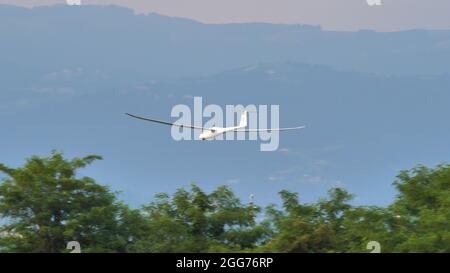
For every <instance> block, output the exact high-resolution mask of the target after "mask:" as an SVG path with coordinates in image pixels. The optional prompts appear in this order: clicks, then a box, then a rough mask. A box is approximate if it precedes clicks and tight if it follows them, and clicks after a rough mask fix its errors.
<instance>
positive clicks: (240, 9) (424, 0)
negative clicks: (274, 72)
mask: <svg viewBox="0 0 450 273" xmlns="http://www.w3.org/2000/svg"><path fill="white" fill-rule="evenodd" d="M81 1H82V3H83V4H116V5H122V6H127V7H130V8H132V9H134V10H135V11H136V12H138V13H142V12H144V13H147V12H156V13H159V14H164V15H170V16H177V17H185V18H191V19H195V20H198V21H201V22H207V23H234V22H255V21H257V22H272V23H290V24H292V23H295V24H297V23H298V24H311V25H321V26H322V27H323V28H324V29H328V30H358V29H376V30H378V31H396V30H405V29H417V28H425V29H443V28H445V29H450V0H431V1H430V0H382V2H383V5H381V6H369V5H368V4H367V2H366V1H367V0H81ZM56 3H60V4H64V3H66V0H0V4H14V5H21V6H28V7H30V6H33V5H37V4H39V5H48V4H56Z"/></svg>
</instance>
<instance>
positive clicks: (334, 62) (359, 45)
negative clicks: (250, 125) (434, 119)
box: [0, 5, 450, 79]
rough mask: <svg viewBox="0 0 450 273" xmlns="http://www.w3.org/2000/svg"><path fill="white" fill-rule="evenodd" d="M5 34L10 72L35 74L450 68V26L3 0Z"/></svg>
mask: <svg viewBox="0 0 450 273" xmlns="http://www.w3.org/2000/svg"><path fill="white" fill-rule="evenodd" d="M0 33H1V35H2V43H1V44H0V50H1V51H2V52H4V53H5V54H2V55H1V56H0V58H1V59H0V61H1V63H2V64H3V65H2V67H1V68H0V69H1V70H0V72H1V73H2V74H3V75H7V78H10V76H9V75H10V74H8V72H10V73H14V72H15V71H17V70H19V71H20V72H21V73H22V74H23V75H28V76H27V79H32V77H31V76H32V75H36V74H35V73H34V72H37V71H39V72H40V73H51V72H53V71H59V70H61V69H64V68H69V67H82V68H84V69H92V70H99V71H100V72H103V73H105V74H107V75H110V76H111V77H120V76H122V75H124V74H126V75H127V77H128V78H130V77H134V78H136V79H144V78H146V79H160V78H168V77H171V78H173V77H184V76H195V75H201V74H211V73H217V72H220V71H222V70H225V69H233V68H235V67H239V66H244V65H249V64H254V63H258V62H275V61H293V62H306V63H312V64H322V65H329V66H332V67H335V68H337V69H351V70H357V71H365V72H375V73H380V74H439V73H447V72H448V71H449V70H450V62H448V60H449V59H450V31H446V30H441V31H425V30H416V31H404V32H392V33H377V32H372V31H360V32H331V31H322V30H321V29H320V27H312V26H303V25H275V24H257V23H255V24H252V23H249V24H225V25H208V24H201V23H198V22H195V21H191V20H186V19H179V18H171V17H165V16H160V15H157V14H149V15H148V16H145V15H134V13H133V12H132V10H129V9H126V8H120V7H115V6H106V7H105V6H81V7H71V6H65V5H58V6H50V7H37V8H33V9H26V8H19V7H14V6H7V5H0ZM5 67H6V68H5ZM27 71H32V72H30V73H29V74H24V73H27ZM5 73H6V74H5ZM12 75H14V74H12Z"/></svg>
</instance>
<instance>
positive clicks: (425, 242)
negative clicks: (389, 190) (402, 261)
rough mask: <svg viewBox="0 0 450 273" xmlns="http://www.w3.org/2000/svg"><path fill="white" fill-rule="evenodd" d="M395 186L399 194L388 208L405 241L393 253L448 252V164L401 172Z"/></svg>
mask: <svg viewBox="0 0 450 273" xmlns="http://www.w3.org/2000/svg"><path fill="white" fill-rule="evenodd" d="M394 186H395V187H396V188H397V190H398V191H399V194H398V196H397V198H396V201H395V202H394V203H393V204H392V205H391V206H390V209H391V211H392V212H393V213H394V214H395V215H396V216H397V219H398V223H397V224H396V229H395V232H396V233H397V234H402V235H403V237H404V238H405V240H404V241H403V242H401V243H399V244H398V245H397V246H396V248H395V250H396V251H400V252H447V253H448V252H450V209H449V208H450V165H440V166H437V167H436V168H435V169H430V168H427V167H425V166H418V167H416V168H413V169H412V170H409V171H402V172H401V173H400V175H399V176H398V180H397V181H396V182H395V183H394Z"/></svg>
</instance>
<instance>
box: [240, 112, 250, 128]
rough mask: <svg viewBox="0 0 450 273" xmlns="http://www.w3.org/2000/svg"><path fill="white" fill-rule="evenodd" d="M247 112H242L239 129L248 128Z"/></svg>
mask: <svg viewBox="0 0 450 273" xmlns="http://www.w3.org/2000/svg"><path fill="white" fill-rule="evenodd" d="M247 113H248V112H247V111H244V112H242V114H241V121H240V122H239V127H240V128H245V127H247Z"/></svg>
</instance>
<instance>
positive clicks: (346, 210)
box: [0, 152, 450, 253]
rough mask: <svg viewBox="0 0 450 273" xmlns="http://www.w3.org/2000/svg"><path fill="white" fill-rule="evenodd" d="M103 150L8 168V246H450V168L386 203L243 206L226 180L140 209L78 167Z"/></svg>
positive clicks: (4, 201)
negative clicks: (82, 174) (213, 187)
mask: <svg viewBox="0 0 450 273" xmlns="http://www.w3.org/2000/svg"><path fill="white" fill-rule="evenodd" d="M99 159H101V158H100V157H99V156H95V155H91V156H87V157H84V158H74V159H70V160H69V159H65V158H64V157H63V155H62V154H61V153H58V152H53V153H52V154H51V155H50V156H49V157H36V156H35V157H31V158H30V159H28V160H27V161H26V163H25V164H24V166H23V167H20V168H10V167H7V166H5V165H3V164H0V173H3V175H4V176H5V178H4V179H3V180H2V182H1V184H0V218H3V224H1V225H0V252H67V251H68V250H66V245H67V243H68V242H69V241H78V242H79V243H80V245H81V247H82V251H83V252H310V253H313V252H368V250H367V249H366V245H367V243H368V242H369V241H377V242H379V243H380V244H381V247H382V252H450V166H449V165H440V166H437V167H436V168H427V167H424V166H419V167H416V168H413V169H412V170H408V171H402V172H401V173H400V174H399V176H398V178H397V180H396V181H395V182H394V183H393V185H394V186H395V187H396V189H397V190H398V195H397V197H396V199H395V200H394V202H393V203H392V204H391V205H390V206H388V207H386V208H382V207H376V206H354V205H352V204H351V201H352V198H353V195H351V194H349V193H348V192H347V191H345V190H344V189H341V188H334V189H331V190H330V191H329V194H328V196H327V197H326V198H323V199H320V200H319V201H318V202H316V203H311V204H305V203H301V202H300V200H299V197H298V195H297V194H296V193H293V192H289V191H281V192H280V193H279V195H280V197H281V200H282V206H281V208H279V207H277V206H275V205H270V206H268V207H266V208H264V209H262V208H260V207H258V206H256V205H254V204H243V203H242V202H241V201H240V200H239V198H237V197H236V196H235V194H234V192H233V191H232V190H231V189H230V188H228V187H225V186H221V187H218V188H217V189H216V190H214V191H213V192H211V193H206V192H204V191H203V190H202V189H200V188H199V187H198V186H196V185H195V184H192V185H191V187H190V188H189V190H186V189H183V188H181V189H179V190H177V191H176V192H175V193H174V194H172V195H169V194H166V193H161V194H158V195H156V196H155V199H154V201H152V202H151V203H149V204H148V205H146V206H143V207H142V208H141V209H132V208H129V207H128V206H127V205H126V204H124V203H122V202H120V201H118V198H117V194H116V193H114V192H112V191H111V190H110V189H108V188H107V187H105V186H102V185H101V184H98V183H96V182H95V181H94V180H93V179H92V178H89V177H79V176H78V175H77V171H78V170H79V169H80V168H83V167H86V166H87V165H89V164H91V163H92V162H94V161H95V160H99Z"/></svg>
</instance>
